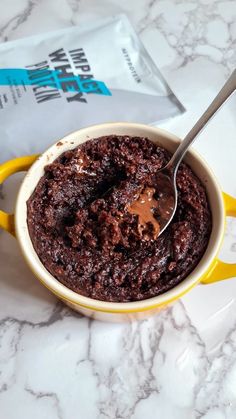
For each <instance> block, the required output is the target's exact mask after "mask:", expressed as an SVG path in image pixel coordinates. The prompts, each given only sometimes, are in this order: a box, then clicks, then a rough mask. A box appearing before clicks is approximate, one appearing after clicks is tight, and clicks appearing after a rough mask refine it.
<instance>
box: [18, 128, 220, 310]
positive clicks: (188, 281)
mask: <svg viewBox="0 0 236 419" xmlns="http://www.w3.org/2000/svg"><path fill="white" fill-rule="evenodd" d="M106 128H111V131H112V129H114V130H115V129H116V128H118V129H119V128H120V129H123V128H127V129H136V130H137V129H139V130H140V131H145V132H146V133H147V134H146V135H147V136H148V132H149V134H150V133H152V134H155V135H160V136H161V137H163V138H165V139H167V140H169V141H170V142H172V143H175V144H176V145H177V144H178V143H179V142H180V141H181V140H180V139H179V138H178V137H177V136H176V135H174V134H172V133H169V132H168V131H165V130H163V129H161V128H157V127H153V126H149V125H145V124H137V123H129V122H109V123H103V124H97V125H92V126H89V127H85V128H82V129H79V130H76V131H73V132H71V133H70V134H68V135H66V136H64V137H63V138H61V139H59V140H57V142H55V143H54V144H53V145H51V146H50V147H49V148H48V149H47V150H46V151H44V152H43V153H42V154H41V155H40V156H39V158H38V159H37V160H36V161H35V162H34V163H33V165H32V166H31V167H30V169H29V170H28V172H27V173H26V176H25V178H24V180H23V182H22V184H21V186H20V189H19V192H18V195H17V200H16V211H15V226H16V236H17V239H18V242H19V244H20V248H21V251H22V253H23V256H24V258H25V260H26V262H27V264H28V265H29V267H30V269H31V270H32V271H33V272H34V274H35V275H36V277H37V278H38V279H39V280H40V281H41V282H42V283H43V284H44V285H45V286H46V287H47V288H48V289H49V290H51V291H52V292H53V293H54V294H56V295H57V296H58V297H59V298H61V299H63V300H66V301H67V302H69V303H71V304H76V305H79V306H81V307H84V308H88V309H92V310H95V311H102V312H110V313H129V312H141V311H145V310H149V309H151V308H154V307H157V306H162V305H164V304H166V303H167V302H170V301H172V300H175V299H176V298H179V297H180V296H181V295H183V294H185V293H186V292H187V291H189V290H190V289H191V288H192V287H193V286H194V285H196V284H197V283H198V282H199V281H200V280H201V278H202V277H203V276H204V274H205V273H206V271H207V270H208V269H209V266H210V265H211V264H212V262H213V261H214V259H215V258H216V256H217V253H218V252H219V248H220V245H221V241H222V238H223V232H224V224H225V209H224V203H223V196H222V190H221V187H220V185H219V183H218V180H217V178H216V177H215V175H214V173H213V172H212V170H211V169H210V167H209V166H208V164H207V163H206V161H205V160H204V159H203V158H202V156H201V155H200V154H199V153H198V152H196V151H195V150H194V149H192V148H191V149H190V150H189V151H188V153H187V156H191V157H192V158H193V159H194V160H197V162H198V163H199V164H200V166H201V167H203V168H204V170H205V172H206V173H207V175H208V177H209V178H210V179H211V181H212V182H213V184H214V186H215V192H216V198H217V201H218V204H219V211H220V217H219V225H218V226H217V227H218V231H217V233H216V240H215V242H214V243H213V245H212V248H211V249H210V250H209V256H208V257H207V258H206V261H205V263H201V261H202V259H203V258H204V255H205V254H204V255H203V257H202V259H201V260H200V262H199V263H198V265H197V266H196V267H195V268H194V270H193V271H192V272H191V273H190V274H189V275H188V276H187V277H186V278H185V279H183V280H182V281H181V282H180V283H179V284H178V285H176V286H175V287H173V288H171V289H170V290H168V291H166V292H165V293H163V294H160V295H158V296H155V297H151V298H149V299H145V300H140V301H131V302H107V301H101V300H96V299H93V298H90V297H85V296H83V295H81V294H78V293H76V292H75V291H72V290H71V289H70V288H68V287H66V286H65V285H63V284H62V283H61V282H59V281H58V280H57V279H56V278H55V277H53V276H52V275H51V274H50V273H49V272H48V271H47V270H46V268H45V267H44V265H43V264H42V262H41V261H40V260H39V258H38V256H37V254H36V252H35V250H34V248H33V245H32V242H31V239H30V236H29V233H28V226H27V221H26V218H27V217H26V216H24V214H26V201H27V199H28V197H29V196H30V195H31V193H32V191H33V189H34V188H35V186H36V184H37V183H38V180H37V182H35V184H34V182H32V179H31V178H32V174H33V173H34V171H40V170H41V171H42V170H43V167H44V166H45V164H48V163H49V162H50V161H53V160H55V158H56V157H57V156H58V155H59V154H61V153H62V152H64V151H65V150H66V149H69V148H74V147H76V145H77V144H76V143H75V142H74V141H75V136H78V135H79V137H81V136H84V137H85V138H87V137H89V134H91V133H93V134H92V136H91V138H96V137H99V136H100V135H97V136H96V134H95V133H94V132H95V131H99V129H106ZM111 134H112V132H111V133H110V135H111ZM113 134H114V135H118V134H116V132H115V131H114V132H113ZM107 135H109V134H107ZM123 135H125V134H123ZM127 135H131V134H127ZM135 135H137V134H135ZM140 136H144V135H143V134H142V133H140ZM72 139H73V140H74V141H73V144H72ZM59 143H60V145H61V144H63V147H57V145H58V144H59ZM78 143H79V140H78ZM157 143H158V141H157ZM56 147H57V148H56ZM55 151H56V153H57V154H56V153H55ZM185 159H186V156H185V158H184V160H185ZM48 160H50V161H48ZM40 177H41V175H40ZM32 184H34V186H33V188H32ZM29 185H30V187H31V192H30V193H28V196H27V199H26V198H25V194H26V190H27V187H28V188H29ZM26 195H27V194H26ZM22 210H23V211H22ZM205 253H206V252H205Z"/></svg>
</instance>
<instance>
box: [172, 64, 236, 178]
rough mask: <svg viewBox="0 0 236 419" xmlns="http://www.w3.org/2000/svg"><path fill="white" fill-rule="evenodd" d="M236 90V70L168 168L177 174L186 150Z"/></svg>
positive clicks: (175, 154)
mask: <svg viewBox="0 0 236 419" xmlns="http://www.w3.org/2000/svg"><path fill="white" fill-rule="evenodd" d="M235 90H236V70H234V71H233V73H232V74H231V76H230V78H229V79H228V80H227V82H226V83H225V84H224V86H223V87H222V89H221V90H220V92H219V93H218V95H217V96H216V97H215V99H214V100H213V101H212V103H211V104H210V106H209V107H208V108H207V110H206V111H205V112H204V114H203V115H202V116H201V117H200V118H199V120H198V121H197V122H196V124H195V125H194V126H193V128H192V129H191V130H190V131H189V133H188V134H187V135H186V137H185V138H184V140H183V141H182V142H181V144H180V145H179V147H178V148H177V150H176V152H175V153H174V154H173V156H172V158H171V160H170V161H169V163H168V164H167V166H166V168H167V169H168V170H170V171H171V172H172V174H173V175H174V176H175V174H176V172H177V169H178V167H179V164H180V162H181V161H182V159H183V157H184V155H185V153H186V151H187V150H188V148H189V146H190V145H191V144H192V143H193V142H194V141H195V139H196V137H197V136H198V135H199V134H200V132H201V131H202V129H203V128H204V127H205V126H206V125H207V124H208V122H209V121H210V119H211V118H212V117H213V116H214V115H215V113H216V112H217V111H218V110H219V109H220V107H221V106H222V105H223V104H224V103H225V101H226V100H227V99H228V98H229V97H230V96H231V95H232V93H233V92H234V91H235Z"/></svg>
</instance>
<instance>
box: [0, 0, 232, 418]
mask: <svg viewBox="0 0 236 419" xmlns="http://www.w3.org/2000/svg"><path fill="white" fill-rule="evenodd" d="M0 6H1V7H0V10H1V14H0V40H1V41H6V40H11V39H17V38H19V37H22V36H28V35H31V34H35V33H40V32H42V31H49V30H54V29H59V28H64V27H68V26H70V25H77V24H80V22H82V21H83V20H85V19H96V18H97V17H98V16H107V15H109V14H111V13H119V12H121V11H123V12H125V13H127V15H128V16H129V17H130V19H131V21H132V22H133V24H134V26H135V27H136V29H137V31H138V32H139V33H140V35H141V38H142V40H143V42H144V44H145V46H146V47H147V49H148V50H149V52H150V53H151V55H152V56H153V58H154V60H155V61H156V63H157V64H158V66H159V67H160V69H161V70H162V72H163V74H164V76H165V77H166V79H167V81H168V82H169V83H170V85H171V87H172V88H173V90H174V91H175V92H176V93H177V95H178V96H179V98H180V99H181V101H182V102H183V104H184V106H185V107H186V108H187V112H186V114H184V115H183V116H181V117H178V118H175V119H173V120H172V121H171V122H168V123H165V124H162V126H164V127H165V128H167V129H169V130H170V131H172V132H175V133H177V134H179V135H181V136H183V135H184V134H185V133H186V132H187V130H188V128H190V126H191V124H192V122H193V121H194V120H195V118H197V116H199V115H200V113H201V112H202V111H203V110H204V108H205V107H206V105H207V104H208V103H209V101H210V100H211V99H212V98H213V96H214V95H215V94H216V92H217V90H218V89H219V88H220V87H221V85H222V84H223V82H224V81H225V79H226V78H227V76H228V75H229V74H230V71H231V70H232V69H233V68H234V67H235V65H236V52H235V45H236V2H235V0H231V1H230V0H228V1H222V0H192V1H187V0H162V1H159V0H152V1H149V0H132V1H124V0H119V1H118V0H102V1H96V0H80V1H79V0H78V1H77V0H67V1H66V0H15V1H8V2H6V1H4V0H1V1H0ZM235 105H236V101H235V99H232V100H231V102H230V103H228V104H227V105H226V106H225V108H224V109H223V110H222V111H221V112H220V114H218V116H217V117H216V118H215V120H214V121H213V122H212V123H211V125H210V126H209V127H208V128H207V130H206V131H205V132H204V133H203V134H202V136H201V139H199V141H198V142H197V143H196V146H195V147H196V148H197V149H198V150H199V151H200V152H201V153H202V154H203V155H204V157H205V158H206V159H207V160H208V161H209V163H210V165H211V166H212V168H213V169H214V171H215V173H216V175H217V176H218V178H219V180H220V182H221V184H222V187H223V188H224V190H225V191H227V192H229V193H231V194H233V195H234V196H236V182H235V180H236V176H235V164H236V141H235V139H236V116H235ZM0 141H4V139H2V138H1V139H0ZM17 185H18V178H14V179H12V180H11V181H10V182H8V184H7V185H6V188H5V190H6V191H7V193H6V195H5V199H4V200H2V201H1V207H3V206H4V207H8V206H11V205H12V202H13V196H14V191H15V190H16V189H17ZM0 248H1V261H2V263H1V266H0V286H1V291H0V418H1V419H32V418H34V419H96V418H99V419H105V418H109V419H128V418H130V419H143V418H149V417H154V418H157V419H159V418H160V419H200V418H204V419H235V418H236V278H234V279H230V280H227V281H224V282H220V283H217V284H214V285H209V286H198V287H196V288H195V289H193V290H192V291H191V292H190V293H189V294H187V295H186V296H185V297H184V298H182V300H181V301H179V302H177V303H176V304H174V305H173V306H172V307H169V308H167V309H166V310H164V311H162V312H161V313H160V314H158V315H156V316H155V317H152V318H150V319H148V320H144V321H142V322H139V323H132V324H106V323H98V322H96V321H91V320H88V319H87V318H83V317H81V316H79V315H77V314H75V313H74V312H72V311H70V310H69V309H67V308H66V307H65V306H64V305H62V304H61V303H59V302H58V301H57V300H56V298H54V297H53V296H52V295H51V294H49V292H48V291H47V290H46V289H44V288H43V287H42V286H41V285H40V284H39V283H38V282H37V280H36V279H35V278H34V277H33V275H32V274H31V273H30V272H29V270H28V268H27V267H26V266H25V263H24V261H23V260H22V258H21V255H20V253H19V249H18V246H17V243H16V242H15V240H14V239H13V238H11V237H9V236H8V235H7V234H6V233H3V232H1V234H0ZM221 255H222V258H223V259H224V260H226V261H228V262H233V261H234V262H235V261H236V222H235V220H232V219H230V220H229V222H228V226H227V232H226V238H225V242H224V246H223V250H222V252H221ZM3 261H4V262H5V263H4V264H3ZM16 264H17V266H19V271H18V274H17V275H16V274H15V269H14V267H15V266H16Z"/></svg>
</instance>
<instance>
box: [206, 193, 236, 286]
mask: <svg viewBox="0 0 236 419" xmlns="http://www.w3.org/2000/svg"><path fill="white" fill-rule="evenodd" d="M223 198H224V204H225V212H226V216H228V217H236V199H235V198H233V197H232V196H230V195H228V194H227V193H225V192H223ZM234 276H235V277H236V263H225V262H221V260H219V259H217V258H216V259H215V260H214V262H213V264H212V265H211V267H210V269H209V271H208V273H207V274H206V275H204V278H203V279H202V280H201V282H202V284H211V283H212V282H217V281H221V280H222V279H228V278H232V277H234Z"/></svg>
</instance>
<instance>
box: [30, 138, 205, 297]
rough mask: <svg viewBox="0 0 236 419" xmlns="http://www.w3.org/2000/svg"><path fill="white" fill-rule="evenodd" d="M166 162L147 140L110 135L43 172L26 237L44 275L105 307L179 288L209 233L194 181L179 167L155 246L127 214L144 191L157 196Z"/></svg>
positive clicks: (166, 155)
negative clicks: (174, 201)
mask: <svg viewBox="0 0 236 419" xmlns="http://www.w3.org/2000/svg"><path fill="white" fill-rule="evenodd" d="M169 158H170V155H169V153H168V152H167V151H166V150H165V149H163V148H161V147H158V146H157V145H155V144H153V143H152V142H151V141H149V140H148V139H147V138H140V137H129V136H115V135H111V136H107V137H100V138H96V139H93V140H90V141H87V142H85V143H83V144H82V145H81V146H79V147H77V148H75V149H73V150H71V151H67V152H65V153H63V154H62V155H61V156H60V157H58V158H57V159H56V160H55V161H54V162H53V163H52V164H50V165H48V166H46V167H45V174H44V176H43V177H42V178H41V179H40V181H39V183H38V185H37V187H36V188H35V190H34V192H33V194H32V195H31V197H30V198H29V200H28V202H27V212H28V217H27V221H28V228H29V233H30V237H31V240H32V243H33V246H34V248H35V251H36V252H37V254H38V256H39V258H40V260H41V261H42V263H43V264H44V266H45V267H46V269H47V270H48V271H49V272H50V273H51V274H52V275H53V276H54V277H55V278H57V279H58V280H59V281H60V282H62V283H63V284H64V285H66V286H67V287H68V288H71V289H72V290H74V291H76V292H77V293H79V294H82V295H85V296H88V297H91V298H95V299H98V300H103V301H117V302H126V301H137V300H143V299H147V298H150V297H153V296H156V295H159V294H162V293H163V292H165V291H167V290H169V289H170V288H172V287H174V286H175V285H177V284H178V283H180V282H181V281H182V280H183V279H184V278H185V277H186V276H187V275H188V274H189V273H190V272H191V271H192V270H193V269H194V267H195V266H196V265H197V263H198V262H199V260H200V259H201V257H202V255H203V253H204V251H205V249H206V247H207V243H208V240H209V236H210V233H211V213H210V209H209V204H208V201H207V197H206V192H205V188H204V186H203V185H202V184H201V182H200V181H199V179H198V178H197V177H196V176H195V175H194V173H193V172H192V170H191V169H190V168H189V167H188V166H187V165H186V164H181V166H180V168H179V170H178V174H177V187H178V206H177V210H176V214H175V216H174V219H173V221H172V222H171V224H170V225H169V227H168V228H167V229H166V230H165V231H164V232H163V233H162V234H161V235H160V237H158V238H157V239H153V236H152V229H153V225H152V224H151V223H149V224H148V225H147V228H146V230H147V231H146V232H145V234H144V233H143V232H140V228H139V225H138V216H137V215H135V214H132V213H130V212H129V211H128V210H127V208H128V206H129V205H130V204H131V203H132V202H133V200H134V197H135V196H137V193H138V191H140V187H141V186H142V187H143V188H144V187H149V188H150V187H151V188H155V182H154V179H155V173H156V171H157V170H158V169H160V168H161V167H163V166H164V165H165V164H166V163H167V161H168V160H169ZM154 197H155V196H154ZM156 198H158V191H157V196H156ZM154 216H155V214H154ZM156 216H157V215H156ZM148 230H149V231H148ZM147 236H148V237H149V240H147Z"/></svg>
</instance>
